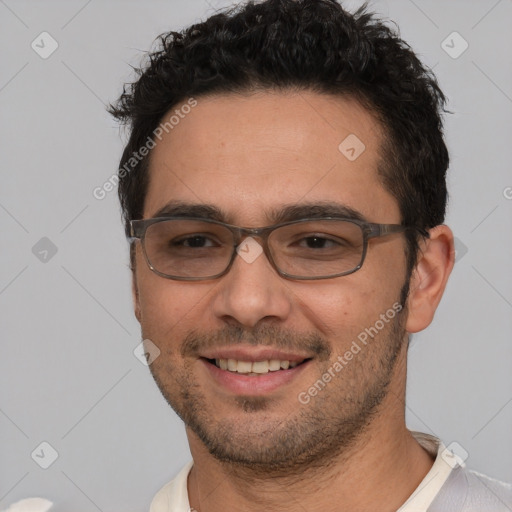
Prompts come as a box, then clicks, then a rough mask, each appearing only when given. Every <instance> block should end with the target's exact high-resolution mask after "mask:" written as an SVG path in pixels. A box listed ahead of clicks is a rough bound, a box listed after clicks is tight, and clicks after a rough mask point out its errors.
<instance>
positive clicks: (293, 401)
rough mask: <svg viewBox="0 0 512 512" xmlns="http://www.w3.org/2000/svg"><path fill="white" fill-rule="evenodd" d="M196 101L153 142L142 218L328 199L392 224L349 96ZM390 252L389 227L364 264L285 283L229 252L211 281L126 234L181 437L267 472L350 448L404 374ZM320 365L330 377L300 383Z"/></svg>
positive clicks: (399, 252) (140, 313)
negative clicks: (163, 270) (156, 268)
mask: <svg viewBox="0 0 512 512" xmlns="http://www.w3.org/2000/svg"><path fill="white" fill-rule="evenodd" d="M197 101H198V104H197V106H196V107H195V108H193V109H192V110H191V112H190V113H189V114H187V115H186V116H185V117H184V119H181V120H180V122H179V124H178V125H176V126H175V127H174V128H173V129H172V131H170V132H169V133H168V134H166V135H164V137H163V139H162V140H161V141H160V142H158V144H157V146H156V147H155V148H154V149H153V151H152V156H151V161H150V185H149V188H148V191H147V196H146V200H145V208H144V218H150V217H154V216H155V214H156V212H157V211H159V210H161V209H162V208H163V207H164V206H165V205H167V204H168V203H170V202H171V201H172V202H175V204H178V203H180V204H184V203H187V204H189V205H210V206H214V207H216V208H217V209H218V210H220V211H222V212H223V213H224V214H225V217H224V219H223V220H224V221H225V222H227V223H230V224H236V225H238V226H243V227H262V226H267V225H271V224H273V223H274V222H275V219H274V218H273V216H272V213H273V212H279V211H280V210H282V209H283V208H285V207H289V206H291V205H297V206H301V205H309V206H311V205H325V204H327V203H331V204H335V205H339V206H340V207H348V208H351V209H353V210H356V211H358V212H359V213H360V214H361V215H362V216H363V217H364V218H365V219H366V220H367V221H369V222H376V223H397V224H398V223H400V214H399V208H398V205H397V203H396V201H395V199H394V198H393V197H392V196H391V195H390V193H389V192H387V191H386V190H385V189H384V187H383V185H382V183H381V181H380V179H379V176H378V173H377V166H378V162H379V147H380V143H381V141H382V132H381V131H380V127H379V125H378V124H377V122H376V121H375V119H374V118H373V117H372V115H371V114H370V113H369V112H368V111H366V110H365V109H363V108H362V107H361V106H360V105H359V104H358V103H357V102H355V101H354V100H351V99H349V98H347V99H340V98H333V97H329V96H326V95H319V94H315V93H311V92H302V93H300V94H291V93H290V94H284V93H270V92H269V93H258V94H253V95H247V96H244V97H242V96H235V95H218V96H212V97H209V98H206V97H205V98H201V97H198V98H197ZM166 117H167V116H166ZM351 134H355V135H356V136H357V138H358V139H359V140H360V141H362V143H364V146H365V149H364V151H363V152H362V153H361V154H360V155H359V156H358V157H357V158H356V159H355V160H354V159H352V158H351V159H349V158H347V156H346V155H349V156H351V157H352V152H351V151H348V153H347V152H346V153H345V154H344V153H343V152H342V151H340V149H339V148H338V146H339V145H340V143H341V142H342V141H344V140H345V139H346V138H347V137H348V136H349V135H351ZM350 140H351V139H349V141H350ZM345 149H346V148H345ZM256 241H257V239H256ZM404 251H405V240H404V237H403V235H401V234H398V235H391V236H388V237H384V238H380V239H374V240H371V241H370V243H369V247H368V253H367V256H366V260H365V262H364V265H363V266H362V268H361V269H360V270H358V271H357V272H355V273H353V274H350V275H346V276H342V277H337V278H333V279H324V280H313V281H299V280H288V279H284V278H282V277H280V276H279V275H278V274H277V273H276V271H275V270H274V269H273V267H272V266H271V265H270V263H269V261H268V260H267V259H266V257H265V255H264V254H261V255H260V256H258V257H257V258H256V259H255V260H254V261H249V259H244V258H242V257H241V256H237V257H236V260H235V262H234V264H233V267H232V268H231V270H230V271H229V273H228V274H226V275H224V276H223V277H221V278H218V279H214V280H205V281H175V280H170V279H165V278H162V277H160V276H158V275H157V274H155V273H153V272H151V270H150V269H149V268H148V266H147V264H146V262H145V261H144V259H143V255H142V251H141V247H140V244H138V245H137V252H136V268H135V275H134V280H135V281H134V282H135V286H136V289H137V292H138V293H137V297H136V314H137V317H138V318H139V320H140V322H141V326H142V334H143V338H144V339H149V340H151V341H152V342H153V343H154V344H155V345H157V346H158V347H159V349H160V351H161V353H160V356H159V357H158V358H157V359H156V360H155V361H154V362H153V363H152V364H151V366H150V368H151V371H152V373H153V376H154V378H155V380H156V382H157V384H158V386H159V388H160V390H161V392H162V393H163V395H164V397H165V398H166V399H167V401H168V402H169V403H170V404H171V405H172V407H173V408H174V409H175V410H176V412H177V413H178V414H179V415H180V416H181V417H182V418H183V420H184V421H185V423H186V425H187V427H188V434H189V439H191V443H193V442H196V443H197V442H198V439H200V440H201V441H202V443H203V444H204V445H205V446H206V448H207V449H208V450H209V451H210V453H212V454H213V455H214V456H216V457H217V458H218V459H220V460H229V461H231V462H238V463H241V464H251V466H252V467H258V465H260V466H261V467H265V466H268V467H270V466H273V467H274V468H277V467H291V466H293V465H295V464H300V463H304V462H307V461H309V462H311V461H312V460H315V459H320V458H322V457H326V456H328V455H327V454H331V455H334V453H335V452H336V450H338V449H340V448H341V447H343V446H346V445H348V444H349V443H350V441H352V440H353V439H354V437H355V436H356V435H357V434H358V433H359V432H360V431H361V429H362V428H363V427H364V426H365V424H367V423H368V421H369V420H370V418H371V417H373V416H372V415H373V414H375V413H376V412H377V410H378V405H379V404H380V403H381V402H382V400H383V399H384V397H385V395H386V391H387V386H388V384H389V382H390V381H391V382H394V381H396V380H397V379H402V378H405V377H404V375H399V376H397V375H398V373H399V372H397V371H395V370H396V368H397V365H396V364H395V363H396V362H397V361H399V360H403V356H404V354H405V351H404V350H402V349H404V331H403V328H402V325H403V320H401V318H402V317H403V316H404V315H405V314H406V313H405V312H404V313H402V315H396V316H394V315H390V314H389V313H386V312H387V311H388V310H390V308H391V309H392V308H393V305H394V304H395V309H396V303H397V302H398V301H399V298H400V292H401V290H402V287H403V286H404V284H405V280H406V275H405V266H406V265H405V254H404ZM383 316H385V317H386V318H385V320H386V321H382V318H383ZM393 317H394V318H393ZM379 320H380V321H379ZM370 328H373V330H371V329H370ZM365 329H370V331H365ZM363 332H366V333H367V336H366V344H363V342H362V341H361V339H364V335H362V336H361V333H363ZM368 332H371V333H372V335H371V336H370V335H368ZM358 336H359V338H358ZM353 342H356V344H357V346H358V347H359V350H357V348H355V345H354V344H353ZM351 348H352V354H353V356H352V358H350V356H349V357H346V356H345V355H346V352H347V351H351ZM338 356H340V357H341V358H342V360H343V363H340V359H339V358H338ZM398 356H400V357H398ZM218 358H231V359H235V360H242V361H246V364H247V362H251V361H252V362H255V361H261V360H272V359H277V360H284V361H286V360H289V361H292V362H294V363H300V362H301V361H304V362H302V363H301V364H298V365H297V366H295V367H294V368H291V369H288V370H285V369H281V370H277V371H269V372H268V373H265V374H261V375H253V373H252V372H251V375H247V374H243V373H238V372H231V371H230V370H223V369H220V368H218V367H217V366H216V365H215V363H212V362H211V360H212V359H218ZM401 358H402V359H401ZM336 361H338V363H339V364H341V366H342V369H340V366H339V364H338V365H336ZM232 364H233V363H232ZM237 364H238V363H237ZM283 366H286V363H284V364H283ZM398 366H399V365H398ZM238 370H242V371H243V370H244V364H243V363H242V364H241V365H239V366H238ZM329 370H330V375H331V379H328V378H326V379H324V382H325V380H329V382H327V383H326V384H325V386H318V387H317V389H318V388H320V390H318V392H317V393H316V394H315V393H314V392H311V393H310V392H308V390H309V389H310V388H311V387H312V386H313V385H314V384H315V383H316V382H317V381H318V380H319V379H322V376H323V375H324V374H326V373H329ZM299 397H302V398H301V399H300V400H299ZM381 413H382V414H386V412H383V411H381V412H379V414H381Z"/></svg>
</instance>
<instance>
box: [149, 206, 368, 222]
mask: <svg viewBox="0 0 512 512" xmlns="http://www.w3.org/2000/svg"><path fill="white" fill-rule="evenodd" d="M156 217H195V218H201V219H210V220H216V221H219V222H224V223H226V224H234V219H233V218H232V216H231V215H229V214H228V213H227V212H225V211H223V210H222V209H221V208H219V207H217V206H215V205H213V204H204V203H188V202H184V201H177V200H172V201H169V202H168V203H167V204H165V205H164V206H163V207H161V208H160V209H159V210H157V211H156V212H155V213H154V214H153V216H152V217H151V218H156ZM266 217H267V219H268V221H269V222H270V223H271V224H281V223H282V222H290V221H294V220H299V219H316V218H322V217H343V218H345V219H353V220H360V221H364V222H368V220H367V218H366V217H365V216H364V215H363V214H362V213H361V212H359V211H358V210H355V209H353V208H351V207H349V206H346V205H344V204H341V203H336V202H330V201H315V202H309V203H297V204H288V205H286V204H285V205H283V206H280V207H277V208H272V209H271V210H269V211H268V212H267V215H266Z"/></svg>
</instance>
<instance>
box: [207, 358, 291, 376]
mask: <svg viewBox="0 0 512 512" xmlns="http://www.w3.org/2000/svg"><path fill="white" fill-rule="evenodd" d="M215 364H216V365H217V366H218V367H219V368H221V369H222V370H229V371H231V372H237V373H268V372H269V371H271V372H275V371H277V370H281V369H283V370H287V369H288V368H295V366H297V365H298V364H299V363H298V362H296V361H279V360H278V359H270V360H266V361H254V362H252V361H238V360H237V359H215Z"/></svg>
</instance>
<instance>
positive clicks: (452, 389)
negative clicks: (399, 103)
mask: <svg viewBox="0 0 512 512" xmlns="http://www.w3.org/2000/svg"><path fill="white" fill-rule="evenodd" d="M359 3H360V2H347V4H346V5H347V6H349V7H351V8H352V7H353V6H355V5H359ZM221 5H226V2H215V1H214V0H188V1H187V2H178V1H177V0H166V1H156V0H152V1H149V2H142V1H137V2H136V1H124V2H121V1H109V2H106V1H104V2H100V1H99V0H92V1H88V2H87V1H85V0H80V1H75V0H73V1H65V2H64V1H61V2H57V1H44V2H42V1H39V2H37V1H35V0H34V1H15V0H0V59H1V67H0V69H1V75H0V109H1V118H0V144H1V173H2V181H1V188H0V226H1V235H2V251H1V253H0V254H1V265H0V311H1V323H0V329H1V337H2V338H1V339H2V344H1V350H2V355H1V357H0V390H1V391H0V439H1V453H0V509H5V508H7V506H8V505H9V504H10V503H12V502H14V501H16V500H19V499H21V498H24V497H29V496H42V497H46V498H48V499H50V500H52V501H54V502H55V503H56V505H55V508H54V510H55V511H56V512H63V511H66V510H74V511H77V512H78V511H97V510H100V511H104V512H107V511H119V510H124V511H144V510H148V508H149V503H150V501H151V498H152V497H153V495H154V494H155V492H156V491H157V490H158V489H159V488H160V487H161V486H162V485H163V484H164V483H166V482H167V481H168V480H169V479H170V478H171V477H172V476H174V474H175V473H176V472H177V471H178V470H179V468H180V467H181V466H182V465H183V464H184V463H185V462H186V461H187V460H188V458H189V456H190V454H189V451H188V447H187V442H186V437H185V434H184V429H183V426H182V423H181V421H180V420H179V419H178V418H177V416H176V415H175V414H174V412H173V411H172V410H171V409H170V408H169V407H168V406H167V404H166V402H165V401H164V400H163V398H162V397H161V395H160V392H159V391H158V389H157V387H156V385H155V384H154V383H153V380H152V378H151V376H150V373H149V370H148V368H147V367H146V366H144V365H143V364H141V362H140V361H139V360H138V359H137V358H136V357H135V356H134V354H133V350H134V349H135V348H136V347H137V345H138V344H139V342H140V336H139V332H140V331H139V326H138V323H137V322H136V320H135V318H134V316H133V313H132V304H131V291H130V274H129V270H128V266H127V263H128V259H127V243H126V241H125V240H124V236H123V231H122V227H121V223H120V217H119V206H118V203H117V197H116V192H110V193H109V194H107V197H106V198H105V199H103V200H97V199H95V198H94V197H93V194H92V191H93V189H94V188H95V187H98V186H101V185H102V184H103V183H104V182H105V181H106V180H107V179H108V178H109V177H110V176H111V175H112V174H113V173H114V172H115V170H116V168H117V164H118V160H119V156H120V153H121V150H122V142H123V137H122V135H121V136H120V135H119V132H118V128H117V127H116V125H115V124H114V122H113V121H112V120H111V119H110V118H109V116H108V114H107V113H106V112H105V109H104V104H105V103H107V102H108V101H112V100H114V99H115V98H116V97H117V96H118V95H119V93H120V92H121V87H122V83H124V82H125V81H128V80H130V79H131V77H132V73H131V69H130V67H129V64H133V65H136V64H138V63H139V61H140V59H141V57H142V54H143V52H144V51H145V50H147V49H148V48H149V47H150V45H151V42H152V41H153V39H154V38H155V37H156V36H157V35H158V34H159V33H161V32H164V31H167V30H169V29H171V28H172V29H178V28H180V27H183V26H185V25H188V24H190V23H192V22H194V21H198V20H199V19H201V18H204V17H205V16H206V15H208V14H211V13H212V12H213V9H214V8H215V7H219V6H221ZM373 6H374V9H375V10H377V11H378V12H380V13H381V14H382V15H384V16H386V17H389V18H391V19H392V20H394V21H396V22H397V23H398V25H399V26H400V29H401V33H402V36H403V37H404V39H405V40H407V41H408V42H409V43H410V44H411V46H412V47H413V48H414V49H415V50H416V51H417V52H418V53H419V54H420V56H421V57H422V59H423V60H424V61H425V62H426V63H427V64H428V65H430V66H433V67H434V70H435V72H436V74H437V75H438V77H439V80H440V83H441V86H442V87H443V89H444V90H445V92H446V94H447V95H448V97H449V99H450V104H449V108H450V109H451V110H452V111H454V112H455V114H454V115H451V116H449V117H448V119H447V121H446V128H447V140H448V144H449V148H450V151H451V168H450V176H449V186H450V190H451V201H450V206H449V213H448V218H447V223H448V224H449V225H450V226H451V227H452V228H453V229H454V231H455V234H456V236H457V238H458V261H457V263H456V266H455V269H454V272H453V275H452V278H451V281H450V284H449V286H448V289H447V291H446V294H445V297H444V299H443V301H442V303H441V306H440V309H439V311H438V314H437V316H436V319H435V321H434V323H433V325H432V326H431V327H430V328H429V329H428V330H427V331H425V332H423V333H421V334H420V335H417V336H415V337H414V339H413V343H412V347H411V349H410V366H409V380H408V403H407V421H408V425H409V427H410V428H411V429H416V430H421V431H424V432H429V433H433V434H435V435H438V436H440V437H441V438H442V439H443V440H444V441H445V443H446V444H449V443H451V442H457V443H459V445H460V446H461V447H463V448H464V449H465V450H466V451H467V452H468V454H469V457H468V459H467V463H468V465H470V466H472V467H474V468H476V469H479V470H480V471H482V472H484V473H487V474H489V475H490V476H493V477H496V478H499V479H502V480H506V481H512V440H511V433H512V372H511V363H510V362H511V360H512V344H511V332H512V314H511V313H512V272H511V261H512V200H511V199H510V197H512V188H510V187H512V173H511V170H510V165H511V149H510V148H511V144H512V81H511V78H512V65H511V59H510V54H511V52H510V19H512V1H511V0H500V1H496V0H489V1H487V0H480V1H461V0H459V1H453V0H452V1H450V2H442V1H421V2H420V1H419V0H416V1H414V2H413V1H408V0H401V1H399V0H393V1H374V2H373ZM43 31H47V32H49V33H50V34H51V36H52V37H53V38H54V39H55V40H56V41H57V42H58V45H59V46H58V49H57V50H56V51H55V52H54V53H53V54H52V55H51V56H50V57H49V58H47V59H42V58H41V57H40V56H39V55H38V54H37V53H36V52H35V51H34V50H33V49H32V48H31V42H32V41H33V40H36V42H37V41H40V39H38V36H39V34H40V33H41V32H43ZM454 31H457V32H458V33H460V35H461V36H462V37H463V38H464V39H465V40H466V41H467V42H468V44H469V47H468V49H467V50H466V51H465V52H464V53H462V54H461V55H460V56H458V58H453V56H450V55H448V53H447V52H446V51H445V49H443V47H442V42H443V41H444V40H446V38H447V37H448V36H449V35H450V34H451V33H452V32H454ZM39 44H40V45H41V43H39ZM462 44H463V42H462V40H461V39H460V38H458V36H455V39H454V36H451V38H448V40H447V42H446V43H445V47H446V46H447V45H448V46H449V47H450V46H451V49H450V51H451V52H452V54H453V53H454V52H455V53H458V51H460V49H461V48H462V46H461V45H462ZM48 47H49V46H48V40H47V42H46V43H45V48H46V49H48ZM507 196H508V198H507ZM43 237H47V238H48V239H49V240H51V242H52V244H54V246H55V247H56V248H57V252H56V254H54V255H53V254H52V251H51V247H49V242H48V241H47V240H46V241H45V240H43V241H42V242H41V241H40V240H41V238H43ZM36 244H39V245H36ZM34 246H35V249H34ZM44 250H48V251H49V252H48V253H47V254H45V253H44ZM41 259H42V260H41ZM43 441H45V442H47V443H49V444H50V445H51V446H52V447H53V449H54V450H56V452H57V453H58V458H57V459H56V460H55V461H54V462H53V464H51V465H50V467H48V469H43V468H41V467H40V464H44V463H45V462H46V463H49V462H51V453H52V451H51V448H49V447H48V446H46V445H43V446H42V447H41V446H40V443H42V442H43ZM34 450H35V451H34ZM31 454H34V455H32V456H31Z"/></svg>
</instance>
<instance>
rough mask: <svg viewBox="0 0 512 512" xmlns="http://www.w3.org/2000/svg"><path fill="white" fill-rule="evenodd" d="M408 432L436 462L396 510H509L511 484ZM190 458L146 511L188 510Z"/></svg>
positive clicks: (436, 441)
mask: <svg viewBox="0 0 512 512" xmlns="http://www.w3.org/2000/svg"><path fill="white" fill-rule="evenodd" d="M411 434H412V435H413V436H414V438H415V439H416V440H417V441H418V443H420V445H421V446H422V447H423V448H425V450H427V451H428V452H429V453H430V454H431V455H432V456H433V457H435V462H434V464H433V466H432V468H431V469H430V471H429V472H428V473H427V474H426V475H425V478H424V479H423V480H422V481H421V483H420V485H419V486H418V487H417V488H416V490H415V491H414V492H413V493H412V494H411V496H410V497H409V499H408V500H407V501H406V502H405V503H404V504H403V505H402V506H401V507H400V508H399V509H398V510H397V512H512V485H511V484H506V483H503V482H500V481H498V480H494V479H492V478H489V477H487V476H485V475H482V474H481V473H477V472H476V471H471V470H469V469H466V465H465V464H464V462H463V461H462V460H461V459H460V457H459V456H457V455H456V454H454V453H453V452H452V451H450V450H448V449H447V448H446V446H445V445H444V444H443V443H442V441H440V440H439V439H437V438H436V437H434V436H431V435H429V434H423V433H421V432H412V431H411ZM192 466H193V461H190V462H189V463H188V464H187V465H186V466H185V467H184V468H183V469H182V470H181V471H180V472H179V473H178V475H177V476H176V478H174V479H173V480H171V481H170V482H169V483H168V484H166V485H164V486H163V487H162V488H161V489H160V490H159V491H158V493H157V494H156V495H155V497H154V498H153V501H152V502H151V507H150V509H149V512H190V510H191V508H190V504H189V501H188V491H187V478H188V474H189V472H190V470H191V469H192Z"/></svg>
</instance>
